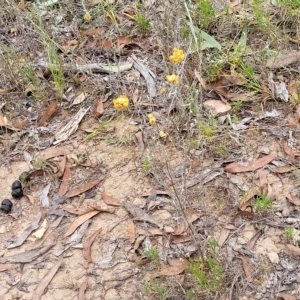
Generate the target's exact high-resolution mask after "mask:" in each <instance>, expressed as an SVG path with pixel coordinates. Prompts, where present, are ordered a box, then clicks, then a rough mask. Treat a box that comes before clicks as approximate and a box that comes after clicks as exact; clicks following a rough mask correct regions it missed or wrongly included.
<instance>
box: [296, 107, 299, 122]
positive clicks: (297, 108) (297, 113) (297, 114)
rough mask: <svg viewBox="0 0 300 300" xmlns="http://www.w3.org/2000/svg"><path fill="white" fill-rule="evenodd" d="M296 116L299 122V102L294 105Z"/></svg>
mask: <svg viewBox="0 0 300 300" xmlns="http://www.w3.org/2000/svg"><path fill="white" fill-rule="evenodd" d="M296 117H297V120H298V122H299V121H300V105H299V104H298V105H297V107H296Z"/></svg>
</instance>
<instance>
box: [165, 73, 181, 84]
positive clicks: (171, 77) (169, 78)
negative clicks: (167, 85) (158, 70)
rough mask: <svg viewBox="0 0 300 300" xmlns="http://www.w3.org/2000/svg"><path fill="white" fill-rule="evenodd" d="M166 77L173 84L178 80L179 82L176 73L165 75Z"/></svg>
mask: <svg viewBox="0 0 300 300" xmlns="http://www.w3.org/2000/svg"><path fill="white" fill-rule="evenodd" d="M166 79H167V81H169V82H173V83H175V84H178V82H179V77H178V76H177V75H175V74H172V75H167V76H166Z"/></svg>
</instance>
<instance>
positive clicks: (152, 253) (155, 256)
mask: <svg viewBox="0 0 300 300" xmlns="http://www.w3.org/2000/svg"><path fill="white" fill-rule="evenodd" d="M144 256H145V257H147V258H149V259H150V260H151V261H152V262H153V263H154V264H155V266H156V267H159V266H160V262H159V253H158V250H157V249H156V248H154V247H151V248H149V249H147V250H145V251H144Z"/></svg>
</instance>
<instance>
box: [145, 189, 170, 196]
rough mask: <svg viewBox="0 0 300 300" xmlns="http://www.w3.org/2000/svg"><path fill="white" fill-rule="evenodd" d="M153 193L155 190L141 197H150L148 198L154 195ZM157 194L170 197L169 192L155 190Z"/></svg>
mask: <svg viewBox="0 0 300 300" xmlns="http://www.w3.org/2000/svg"><path fill="white" fill-rule="evenodd" d="M153 192H154V189H153V190H151V191H149V192H147V193H145V194H142V195H141V196H142V197H148V196H150V195H152V193H153ZM155 193H156V195H168V196H170V193H169V192H168V191H161V190H155Z"/></svg>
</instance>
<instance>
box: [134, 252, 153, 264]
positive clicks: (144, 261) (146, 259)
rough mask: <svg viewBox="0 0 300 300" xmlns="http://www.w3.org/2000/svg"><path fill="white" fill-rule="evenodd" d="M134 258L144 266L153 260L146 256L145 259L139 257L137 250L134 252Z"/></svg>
mask: <svg viewBox="0 0 300 300" xmlns="http://www.w3.org/2000/svg"><path fill="white" fill-rule="evenodd" d="M133 259H134V261H135V263H136V264H137V265H138V266H143V265H145V264H147V263H149V262H150V261H151V259H150V258H144V259H141V258H139V256H138V255H137V254H136V252H134V253H133Z"/></svg>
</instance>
